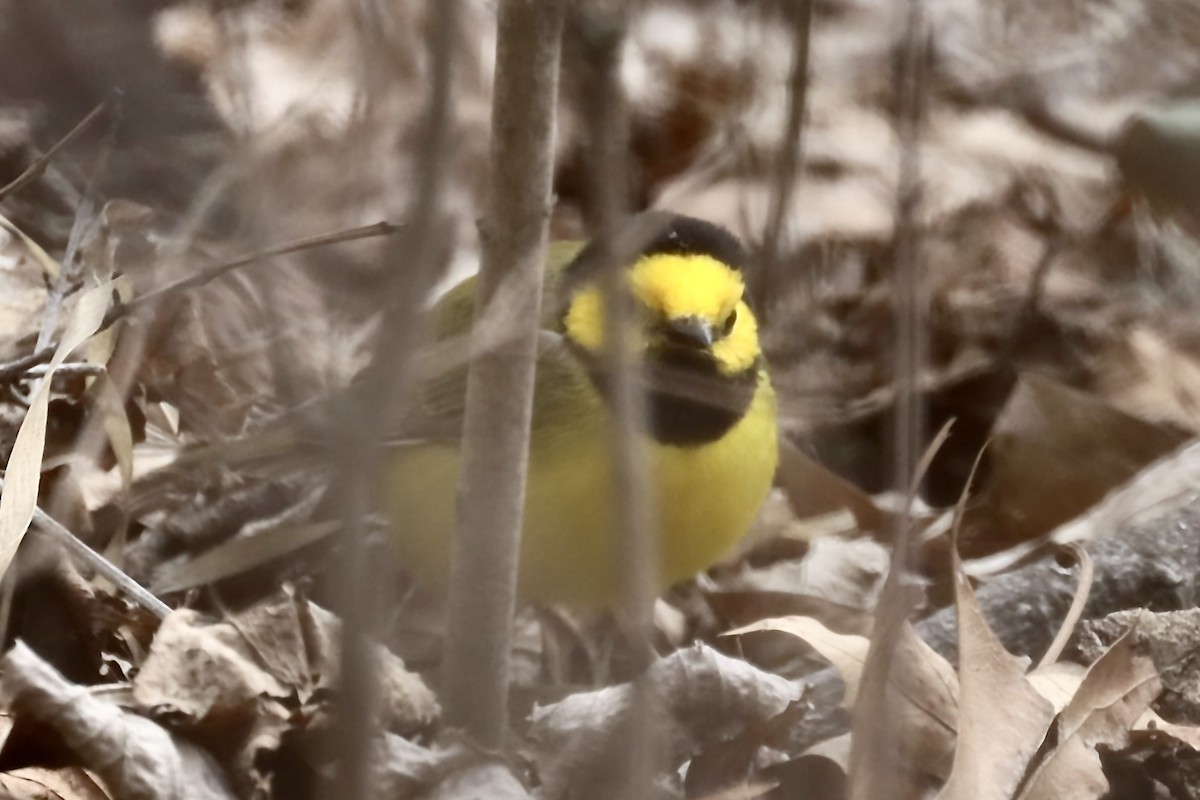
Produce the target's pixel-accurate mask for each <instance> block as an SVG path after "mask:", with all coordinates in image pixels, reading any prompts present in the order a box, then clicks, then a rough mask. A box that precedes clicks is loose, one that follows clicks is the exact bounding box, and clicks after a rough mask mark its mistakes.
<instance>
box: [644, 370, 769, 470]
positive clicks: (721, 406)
mask: <svg viewBox="0 0 1200 800" xmlns="http://www.w3.org/2000/svg"><path fill="white" fill-rule="evenodd" d="M643 369H644V371H645V377H646V383H647V387H646V417H647V428H648V433H649V434H650V436H651V437H653V439H654V440H655V441H656V442H659V443H660V444H670V445H676V446H679V447H699V446H700V445H705V444H709V443H710V442H715V441H716V440H717V439H720V438H721V437H722V436H724V435H725V434H726V433H728V432H729V430H730V429H731V428H732V427H733V426H734V425H736V424H737V423H738V422H739V421H740V420H741V419H742V417H744V416H746V411H747V410H748V409H749V408H750V403H751V402H753V400H754V393H755V391H756V390H757V388H758V365H757V364H755V365H754V366H752V367H751V368H750V369H747V370H745V371H743V372H740V373H738V374H737V375H733V376H728V375H722V374H720V373H719V372H718V371H717V367H716V364H715V363H714V362H713V361H712V359H711V358H708V357H706V356H705V354H703V353H694V352H689V351H686V350H675V349H671V350H666V351H657V352H655V351H652V352H651V353H649V354H648V356H647V358H646V361H645V363H644V366H643Z"/></svg>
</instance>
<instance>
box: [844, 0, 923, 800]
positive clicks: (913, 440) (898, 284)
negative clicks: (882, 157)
mask: <svg viewBox="0 0 1200 800" xmlns="http://www.w3.org/2000/svg"><path fill="white" fill-rule="evenodd" d="M927 45H928V42H927V38H926V29H925V21H924V13H923V7H922V3H921V0H909V3H908V15H907V21H906V26H905V34H904V41H903V49H902V52H901V62H900V69H899V71H898V75H897V82H896V86H897V99H898V111H897V120H896V132H897V137H898V139H899V145H900V149H899V154H900V159H899V165H898V174H897V185H896V231H895V242H896V249H895V265H894V278H893V284H894V286H895V320H896V377H895V382H896V412H895V434H894V435H895V442H894V445H895V451H894V463H893V467H894V471H895V485H896V487H897V489H898V491H900V492H903V493H904V494H905V496H907V498H908V503H907V505H906V509H905V514H904V515H903V517H902V518H901V519H900V520H899V521H898V523H897V526H896V531H895V543H894V549H893V553H892V565H891V570H890V572H889V573H888V578H887V582H886V583H885V585H884V589H883V593H882V595H881V597H880V601H879V609H880V611H879V612H878V616H877V619H876V623H875V634H874V635H873V636H872V637H871V647H870V650H869V652H868V654H867V662H866V665H865V668H864V675H863V684H862V689H861V691H860V693H859V699H858V704H857V706H856V707H855V710H854V721H853V725H852V739H851V741H852V747H851V752H850V770H849V774H850V782H849V791H848V793H847V796H848V797H849V798H850V800H873V798H876V797H886V796H887V795H888V794H889V791H891V790H892V789H894V786H895V783H894V781H895V776H896V775H897V774H898V771H899V770H900V769H902V767H903V765H902V764H901V763H900V754H901V750H902V740H901V737H900V731H899V729H898V728H897V727H896V725H895V722H894V720H892V719H891V718H890V717H888V715H887V714H886V713H885V709H886V704H887V699H886V698H887V687H888V674H889V671H890V668H891V661H892V656H893V653H894V651H895V648H896V644H897V643H898V641H899V633H900V631H901V628H902V626H903V625H904V623H905V620H906V619H907V617H908V614H909V613H910V611H911V610H912V608H913V607H914V605H915V603H916V597H917V596H919V593H918V592H917V591H916V590H915V588H914V587H913V586H912V584H911V582H910V581H908V580H907V573H908V552H909V538H910V533H911V530H912V526H911V512H912V506H913V502H914V501H915V499H916V494H917V491H918V489H919V486H918V479H919V475H918V469H919V467H918V459H919V458H920V455H921V443H922V441H923V438H924V437H923V433H924V432H923V427H924V425H923V420H924V409H923V408H922V401H921V397H920V376H921V371H922V367H923V364H924V362H925V355H926V348H927V344H926V331H925V322H926V319H927V318H928V312H927V303H928V300H927V293H926V288H925V281H924V271H923V269H922V262H921V253H920V245H921V238H920V221H919V218H918V212H919V208H920V202H921V162H920V137H921V124H922V120H923V118H924V89H925V81H924V77H925V76H924V66H925V55H926V52H927V49H928V47H927Z"/></svg>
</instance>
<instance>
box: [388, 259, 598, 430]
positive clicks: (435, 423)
mask: <svg viewBox="0 0 1200 800" xmlns="http://www.w3.org/2000/svg"><path fill="white" fill-rule="evenodd" d="M581 247H582V244H581V243H579V242H554V243H551V244H550V246H549V248H548V250H547V260H546V275H545V280H544V283H543V288H542V322H541V333H540V334H539V341H538V368H537V375H536V378H535V380H534V407H533V425H534V427H535V429H545V428H552V427H556V426H558V425H561V424H567V423H569V422H570V419H571V418H572V416H574V415H576V414H578V413H580V405H579V403H580V402H581V401H586V400H587V399H589V398H590V397H591V396H592V395H593V394H594V390H593V389H592V387H591V383H590V379H589V378H588V376H587V374H586V371H585V370H584V369H583V368H582V367H581V366H580V364H579V362H578V361H577V360H576V358H575V356H574V354H572V353H571V352H570V350H569V348H567V347H566V345H565V343H564V342H563V341H562V337H561V335H560V334H559V332H558V318H559V316H560V302H559V297H558V286H559V280H560V278H561V276H562V273H563V270H564V269H565V268H566V266H567V265H568V264H569V263H570V262H571V260H572V259H573V258H574V257H575V254H576V253H578V252H579V250H580V248H581ZM475 286H476V280H475V278H474V277H470V278H467V279H466V280H464V281H462V282H461V283H459V284H458V285H456V286H455V287H454V288H452V289H451V290H450V291H448V292H446V294H444V295H443V296H442V297H441V298H440V299H439V300H438V302H437V303H436V304H435V305H434V306H433V307H432V308H431V309H430V310H429V315H430V319H429V326H430V333H431V337H430V338H431V345H432V352H434V353H436V354H437V356H436V357H435V359H434V363H433V365H432V369H431V370H428V371H426V374H425V376H424V377H423V379H422V384H421V386H420V387H419V389H418V398H417V402H416V404H415V407H412V408H410V409H408V411H407V412H406V413H405V414H404V416H403V417H402V419H401V420H399V423H398V425H397V426H396V427H397V430H395V432H394V433H395V435H394V436H393V437H392V438H393V439H395V440H400V441H410V442H411V441H414V440H418V441H419V440H424V441H429V440H453V439H457V438H458V437H459V436H461V433H462V420H463V414H464V411H465V407H466V392H467V364H466V353H467V349H468V347H467V345H468V342H469V336H470V332H471V326H472V324H473V323H474V319H475Z"/></svg>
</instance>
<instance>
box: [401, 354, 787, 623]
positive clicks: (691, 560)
mask: <svg viewBox="0 0 1200 800" xmlns="http://www.w3.org/2000/svg"><path fill="white" fill-rule="evenodd" d="M587 412H588V413H583V414H581V415H580V416H579V418H577V420H576V421H575V423H574V424H572V426H571V429H570V431H569V432H559V434H558V435H555V436H553V437H539V436H537V435H535V440H534V443H533V447H532V448H531V452H530V464H529V478H528V483H527V488H526V501H525V502H526V505H525V522H524V528H523V532H522V544H521V577H520V593H521V596H522V598H523V599H524V600H527V601H541V602H555V603H567V604H571V605H575V606H579V607H600V606H609V605H613V604H614V603H615V602H616V600H617V592H618V591H619V590H618V587H619V585H620V584H619V580H618V575H617V572H616V568H615V560H616V554H615V547H616V541H617V537H616V535H615V529H614V518H615V515H614V500H613V489H612V469H613V467H612V460H611V449H610V442H611V430H612V426H611V420H610V419H609V418H608V416H607V413H608V412H607V410H606V407H605V406H604V404H603V403H602V402H601V401H600V400H599V398H597V402H596V404H595V405H594V406H593V407H592V408H590V409H587ZM649 447H650V470H651V474H652V478H653V483H652V488H653V495H652V498H651V500H652V501H653V504H654V509H655V515H656V525H655V531H656V534H657V535H658V537H659V539H658V548H659V553H660V567H661V569H660V583H659V586H658V588H659V589H660V590H661V589H665V588H666V587H668V586H670V585H671V584H673V583H676V582H678V581H680V580H683V579H686V578H689V577H691V576H692V575H695V574H696V573H697V572H700V571H702V570H704V569H707V568H708V567H710V566H711V565H712V564H714V563H715V562H716V561H718V560H720V558H721V557H722V556H724V555H725V554H726V553H728V552H729V550H730V549H731V548H732V547H733V545H734V544H736V543H737V541H738V540H739V539H740V538H741V537H742V535H743V534H745V532H746V529H747V528H748V527H749V525H750V523H751V522H752V521H753V519H754V516H755V514H756V513H757V512H758V508H759V506H760V505H761V504H762V501H763V498H764V497H765V496H766V494H767V492H768V490H769V489H770V486H771V480H772V477H773V476H774V473H775V465H776V459H777V443H776V428H775V395H774V392H773V391H772V389H771V385H770V381H769V379H768V378H767V375H766V373H765V372H763V373H761V374H760V375H759V378H758V386H757V390H756V392H755V396H754V400H753V402H752V403H751V406H750V408H749V410H748V412H747V413H746V415H745V416H744V417H743V418H742V419H741V420H739V421H738V422H737V423H736V424H735V425H734V427H733V428H732V429H731V430H730V431H728V433H726V434H725V435H724V436H722V437H721V438H720V439H718V440H716V441H714V442H712V443H709V444H705V445H702V446H698V447H678V446H668V445H661V444H657V443H651V444H650V445H649ZM458 469H459V451H458V448H457V447H455V446H452V445H424V446H421V447H416V448H409V449H406V450H403V451H400V452H398V453H397V454H396V455H395V456H394V457H392V458H390V459H389V463H388V467H387V474H386V475H385V476H384V482H383V485H384V486H386V487H387V493H386V494H385V496H384V497H382V498H381V505H382V506H383V510H384V511H385V512H386V513H387V514H388V516H389V518H390V519H392V520H394V521H396V523H395V524H396V527H397V531H396V539H397V541H398V544H399V549H400V553H401V556H402V558H404V559H405V561H406V563H407V566H408V567H409V568H410V569H411V571H412V572H413V574H414V575H415V576H416V577H417V578H418V580H420V581H422V582H423V583H425V584H428V585H434V586H440V585H443V584H444V582H445V576H446V574H447V572H448V565H449V559H450V542H451V538H452V535H453V522H454V519H453V509H454V500H455V493H456V490H457V485H458Z"/></svg>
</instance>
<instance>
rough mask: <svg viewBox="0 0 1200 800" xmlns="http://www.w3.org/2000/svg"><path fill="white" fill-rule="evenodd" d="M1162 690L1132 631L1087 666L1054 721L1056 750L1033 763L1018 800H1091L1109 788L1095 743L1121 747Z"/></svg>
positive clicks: (1148, 659) (1155, 668)
mask: <svg viewBox="0 0 1200 800" xmlns="http://www.w3.org/2000/svg"><path fill="white" fill-rule="evenodd" d="M1161 691H1162V681H1161V680H1160V679H1159V677H1158V669H1157V667H1155V666H1154V662H1153V660H1151V659H1150V657H1149V656H1146V655H1143V654H1141V653H1139V652H1138V645H1137V639H1136V637H1135V635H1134V633H1133V632H1132V631H1130V632H1129V633H1126V634H1125V635H1124V636H1122V637H1121V638H1120V639H1119V640H1118V641H1117V642H1116V644H1114V645H1113V646H1112V647H1111V648H1109V650H1108V652H1107V653H1105V654H1104V655H1103V656H1101V657H1100V659H1099V660H1098V661H1097V662H1096V663H1095V664H1093V665H1092V666H1091V668H1090V669H1089V670H1088V672H1087V674H1086V675H1085V676H1084V678H1083V681H1082V682H1081V683H1080V685H1079V690H1078V691H1076V692H1075V695H1074V696H1073V697H1072V698H1071V701H1070V702H1069V703H1067V705H1066V707H1065V708H1064V709H1063V710H1062V712H1061V713H1060V714H1059V715H1058V719H1057V720H1056V721H1055V725H1056V728H1057V734H1058V735H1057V746H1056V747H1055V748H1054V749H1053V750H1052V751H1051V752H1049V753H1047V754H1046V755H1045V756H1044V757H1043V758H1042V760H1041V763H1039V764H1038V765H1037V768H1036V770H1035V771H1034V772H1033V774H1032V776H1031V777H1030V779H1029V781H1028V783H1027V784H1026V786H1025V789H1024V790H1023V791H1022V792H1021V794H1020V795H1019V798H1020V800H1060V799H1061V800H1095V798H1099V797H1102V796H1103V795H1104V794H1105V793H1106V792H1107V791H1108V788H1109V785H1108V779H1107V778H1105V777H1104V770H1103V769H1102V768H1101V764H1100V756H1099V754H1098V753H1097V752H1096V746H1097V745H1104V746H1106V747H1109V748H1112V749H1119V748H1120V747H1123V746H1124V745H1125V744H1126V743H1127V742H1128V740H1129V730H1130V729H1131V728H1132V727H1133V725H1134V724H1135V723H1136V722H1137V720H1138V718H1139V717H1141V716H1142V714H1143V713H1144V712H1145V711H1146V709H1148V708H1149V707H1150V703H1152V702H1153V701H1154V699H1155V698H1156V697H1158V695H1159V693H1160V692H1161Z"/></svg>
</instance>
